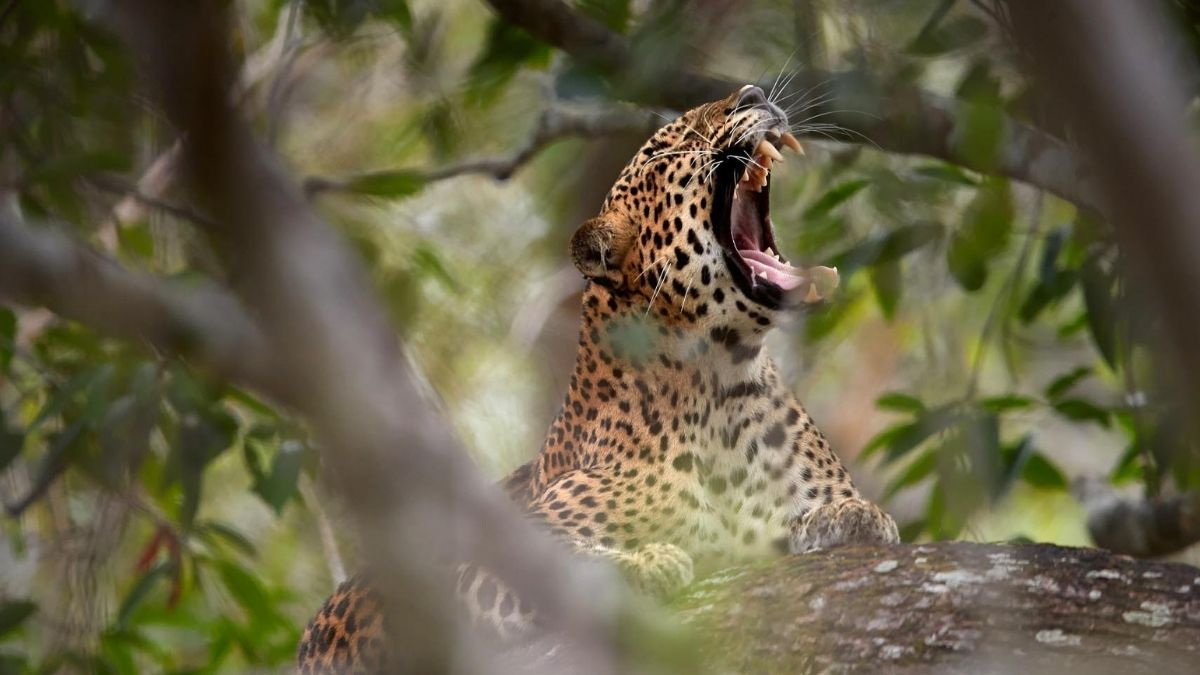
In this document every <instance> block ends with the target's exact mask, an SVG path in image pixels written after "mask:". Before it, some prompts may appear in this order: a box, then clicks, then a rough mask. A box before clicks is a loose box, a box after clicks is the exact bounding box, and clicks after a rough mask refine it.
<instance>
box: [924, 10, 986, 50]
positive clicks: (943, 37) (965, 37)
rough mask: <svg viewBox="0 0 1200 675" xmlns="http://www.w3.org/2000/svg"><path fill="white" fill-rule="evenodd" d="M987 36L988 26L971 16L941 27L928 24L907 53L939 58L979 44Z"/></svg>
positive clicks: (947, 22) (952, 20)
mask: <svg viewBox="0 0 1200 675" xmlns="http://www.w3.org/2000/svg"><path fill="white" fill-rule="evenodd" d="M985 35H987V24H986V23H984V22H983V21H981V20H980V19H978V18H976V17H974V16H969V15H963V16H956V17H954V18H952V19H950V20H949V21H946V22H944V23H941V24H940V25H933V26H931V25H929V24H926V26H925V28H924V29H922V31H921V33H920V34H919V35H917V37H916V38H915V39H914V40H913V41H912V42H910V43H909V44H908V47H906V49H905V51H907V52H908V53H909V54H914V55H917V56H939V55H941V54H945V53H946V52H951V51H955V50H958V49H963V48H964V47H968V46H970V45H973V44H977V43H978V42H979V40H980V39H981V38H983V36H985Z"/></svg>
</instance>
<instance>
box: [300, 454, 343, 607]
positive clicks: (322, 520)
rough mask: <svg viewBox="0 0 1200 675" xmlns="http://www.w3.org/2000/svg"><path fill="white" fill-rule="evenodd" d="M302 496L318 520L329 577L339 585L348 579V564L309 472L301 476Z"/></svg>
mask: <svg viewBox="0 0 1200 675" xmlns="http://www.w3.org/2000/svg"><path fill="white" fill-rule="evenodd" d="M300 496H302V497H303V498H304V504H305V506H307V507H308V510H309V511H310V512H311V513H312V514H313V518H316V520H317V532H318V533H320V535H321V550H322V551H323V552H324V553H325V566H326V567H328V568H329V578H330V579H331V580H332V581H333V585H334V586H337V585H339V584H341V583H342V582H343V581H345V580H346V565H345V563H343V562H342V554H341V551H339V550H338V543H337V536H335V535H334V532H333V524H332V523H330V521H329V514H327V513H326V512H325V507H324V506H323V505H322V499H321V495H320V493H319V492H318V491H317V487H316V485H314V484H313V481H312V479H311V478H309V477H308V475H307V474H301V476H300Z"/></svg>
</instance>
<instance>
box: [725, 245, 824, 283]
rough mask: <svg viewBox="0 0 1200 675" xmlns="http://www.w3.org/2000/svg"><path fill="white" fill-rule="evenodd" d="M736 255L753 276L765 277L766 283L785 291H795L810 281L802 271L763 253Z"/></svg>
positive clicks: (742, 252)
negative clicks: (739, 256) (747, 266)
mask: <svg viewBox="0 0 1200 675" xmlns="http://www.w3.org/2000/svg"><path fill="white" fill-rule="evenodd" d="M738 253H740V254H741V256H742V259H743V260H745V261H746V264H747V265H749V266H750V271H751V272H752V273H753V274H754V275H755V276H763V277H766V278H767V281H770V282H771V283H773V284H775V285H776V286H779V287H780V288H782V289H783V290H785V291H790V290H793V289H796V288H798V287H799V286H801V285H803V284H806V283H808V282H809V281H810V279H809V278H808V275H806V274H805V273H804V270H801V269H799V268H796V267H792V266H791V265H789V264H787V263H785V262H780V261H778V260H776V259H775V258H773V257H771V256H770V255H768V254H766V253H764V252H763V251H755V250H740V251H738Z"/></svg>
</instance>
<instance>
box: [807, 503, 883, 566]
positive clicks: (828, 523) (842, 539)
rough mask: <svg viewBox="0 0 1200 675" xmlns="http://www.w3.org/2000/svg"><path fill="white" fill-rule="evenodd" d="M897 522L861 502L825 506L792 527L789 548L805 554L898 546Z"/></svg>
mask: <svg viewBox="0 0 1200 675" xmlns="http://www.w3.org/2000/svg"><path fill="white" fill-rule="evenodd" d="M899 541H900V532H899V530H897V529H896V521H895V520H893V519H892V517H891V516H889V515H888V514H887V513H886V512H884V510H883V509H881V508H879V507H878V506H876V505H875V504H872V503H871V502H868V501H864V500H862V499H845V500H842V501H840V502H833V503H832V504H822V505H821V506H818V507H817V508H815V509H813V510H811V511H809V512H808V513H805V514H804V515H803V516H801V517H800V518H797V519H796V521H795V522H794V523H793V524H792V532H791V537H790V539H789V541H788V548H789V549H790V550H791V552H792V553H805V552H808V551H812V550H815V549H818V548H831V547H833V546H842V545H845V544H895V543H897V542H899Z"/></svg>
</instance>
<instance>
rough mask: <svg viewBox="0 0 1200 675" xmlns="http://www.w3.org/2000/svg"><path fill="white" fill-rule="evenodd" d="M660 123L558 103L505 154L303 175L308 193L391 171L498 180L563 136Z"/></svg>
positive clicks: (428, 179)
mask: <svg viewBox="0 0 1200 675" xmlns="http://www.w3.org/2000/svg"><path fill="white" fill-rule="evenodd" d="M660 125H661V122H660V120H659V119H658V118H656V117H655V116H654V113H651V112H644V111H636V110H629V109H624V108H616V109H611V110H600V111H596V110H578V109H573V108H567V107H563V106H558V105H552V106H551V107H548V108H547V109H546V110H545V111H544V112H543V113H542V114H541V116H540V117H539V118H538V122H537V124H536V126H535V127H534V129H533V132H532V133H531V134H530V136H529V139H528V140H527V141H526V142H525V144H524V145H523V146H521V147H520V148H519V149H518V150H517V151H516V152H514V153H512V154H511V155H507V156H502V157H489V158H481V159H472V160H466V161H463V162H460V163H458V164H450V165H448V166H444V167H439V168H435V169H399V170H395V171H377V172H370V173H363V174H356V175H352V176H344V177H341V178H330V177H324V176H309V177H308V178H305V179H304V183H303V185H304V192H305V194H306V195H307V196H308V197H310V198H311V197H314V196H316V195H319V194H322V193H327V192H354V191H355V190H354V186H355V185H356V184H358V183H359V182H360V181H362V180H363V179H364V178H368V177H371V178H378V177H381V176H386V175H388V174H391V173H405V174H414V173H415V174H417V175H418V176H420V178H421V180H422V181H423V182H424V183H434V182H437V181H442V180H448V179H450V178H456V177H458V176H466V175H472V174H478V175H484V176H491V177H492V178H495V179H496V180H499V181H505V180H508V179H509V178H512V176H513V175H514V174H516V172H517V171H519V170H520V169H521V168H522V167H524V166H525V165H526V164H528V163H529V162H530V161H531V160H533V158H534V157H536V156H537V155H538V154H540V153H541V152H542V151H543V150H545V149H546V148H548V147H549V146H551V145H552V144H554V143H555V142H557V141H559V140H562V139H564V138H598V137H602V136H612V135H616V134H622V133H650V132H652V131H653V130H655V129H657V128H658V127H659V126H660Z"/></svg>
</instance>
